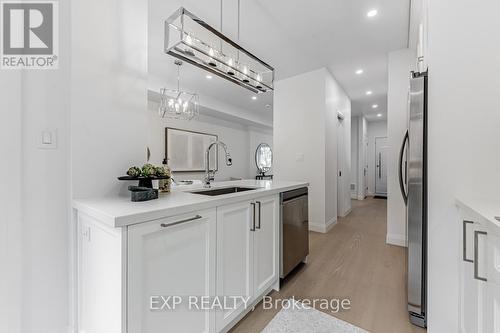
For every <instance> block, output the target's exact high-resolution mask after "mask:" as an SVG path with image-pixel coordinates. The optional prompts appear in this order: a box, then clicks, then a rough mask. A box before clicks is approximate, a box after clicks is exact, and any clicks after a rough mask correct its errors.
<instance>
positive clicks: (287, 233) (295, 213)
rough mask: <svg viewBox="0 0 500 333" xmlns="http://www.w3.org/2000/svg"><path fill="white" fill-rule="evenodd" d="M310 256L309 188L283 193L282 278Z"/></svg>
mask: <svg viewBox="0 0 500 333" xmlns="http://www.w3.org/2000/svg"><path fill="white" fill-rule="evenodd" d="M308 255H309V209H308V190H307V187H303V188H299V189H296V190H292V191H288V192H283V193H281V260H280V277H281V278H284V277H285V276H286V275H288V273H290V272H291V271H292V270H293V269H294V268H295V267H296V266H297V265H298V264H299V263H300V262H302V261H304V262H305V260H306V258H307V256H308Z"/></svg>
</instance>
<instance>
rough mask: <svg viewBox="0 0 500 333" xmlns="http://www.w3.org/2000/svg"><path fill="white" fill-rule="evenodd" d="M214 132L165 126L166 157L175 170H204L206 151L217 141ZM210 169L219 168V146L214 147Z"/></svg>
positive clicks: (171, 167)
mask: <svg viewBox="0 0 500 333" xmlns="http://www.w3.org/2000/svg"><path fill="white" fill-rule="evenodd" d="M217 139H218V137H217V135H214V134H208V133H202V132H195V131H189V130H183V129H178V128H171V127H166V128H165V157H166V158H167V160H168V165H169V167H170V169H171V170H172V171H174V172H204V171H205V151H206V150H207V148H208V146H209V145H210V143H212V142H214V141H217ZM212 149H213V150H214V152H211V154H210V170H216V171H217V170H218V167H219V163H218V155H219V154H218V153H219V150H218V147H214V148H212Z"/></svg>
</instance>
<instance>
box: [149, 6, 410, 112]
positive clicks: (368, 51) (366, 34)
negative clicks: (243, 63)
mask: <svg viewBox="0 0 500 333" xmlns="http://www.w3.org/2000/svg"><path fill="white" fill-rule="evenodd" d="M181 6H183V7H186V8H187V9H188V10H190V11H191V12H193V13H194V14H195V15H197V16H199V17H201V18H202V19H204V20H205V21H206V22H207V23H209V24H210V25H212V26H214V27H215V28H217V29H219V28H220V1H219V0H204V1H199V0H168V1H166V0H150V14H149V16H150V17H149V19H150V28H149V29H150V31H149V72H150V75H151V76H152V77H155V79H153V80H151V82H164V84H165V85H170V84H173V83H174V82H175V78H176V67H175V65H173V58H172V57H170V56H168V55H166V54H164V53H163V32H164V28H163V22H164V20H165V18H166V17H168V16H169V15H170V14H171V13H172V12H173V11H174V10H176V9H177V8H179V7H181ZM409 6H410V0H397V1H396V0H350V1H347V0H309V1H298V0H273V1H268V0H243V1H241V20H240V41H239V44H241V45H242V46H243V47H245V48H246V49H248V50H249V51H251V52H252V53H254V54H255V55H257V56H258V57H260V58H261V59H262V60H264V61H266V62H267V63H269V64H271V65H272V66H274V67H275V69H276V79H277V80H279V79H283V78H287V77H290V76H293V75H296V74H300V73H303V72H307V71H310V70H313V69H317V68H320V67H326V68H328V69H329V70H330V71H331V73H332V74H333V75H334V76H335V77H336V79H337V80H338V81H339V83H340V84H341V85H342V86H343V87H344V89H345V90H346V92H347V94H348V95H349V96H350V97H351V100H352V102H353V114H354V115H356V114H365V115H367V118H368V119H369V120H371V119H380V118H377V117H376V114H377V113H382V114H383V118H384V117H385V114H386V110H387V105H386V104H387V101H386V99H387V53H388V52H390V51H392V50H397V49H400V48H405V47H407V43H408V24H409V22H408V20H409ZM223 8H224V9H223V13H224V16H223V27H222V31H223V33H224V34H226V35H228V36H229V37H230V38H232V39H234V40H237V36H236V33H237V1H236V0H224V2H223ZM371 9H377V10H378V15H377V16H376V17H373V18H368V17H367V16H366V13H367V12H368V11H369V10H371ZM358 68H362V69H363V70H364V73H363V74H361V75H356V74H355V71H356V70H357V69H358ZM206 74H207V73H205V72H204V71H202V70H200V69H198V68H195V67H193V66H191V65H189V64H186V65H184V66H183V69H182V72H181V86H184V87H186V88H189V89H190V90H195V91H197V92H198V93H200V95H201V97H203V95H209V96H212V97H214V98H218V99H221V100H224V101H225V102H227V103H229V104H232V105H235V106H237V107H239V108H243V109H247V110H249V111H250V112H258V113H261V114H262V115H264V116H267V117H269V118H271V117H272V108H266V107H265V105H266V104H271V105H272V94H269V93H268V94H261V95H259V96H258V99H257V100H252V99H251V96H253V95H254V94H253V93H251V92H250V91H247V90H246V89H243V88H241V87H239V86H237V85H235V84H232V83H230V82H228V81H225V80H223V79H221V78H218V77H215V76H214V78H213V79H211V80H207V79H206V78H205V76H206ZM150 88H152V89H157V88H158V87H150ZM367 90H371V91H372V92H373V94H372V95H371V96H367V95H366V94H365V93H366V91H367ZM373 104H378V105H379V107H378V108H377V109H372V107H371V106H372V105H373Z"/></svg>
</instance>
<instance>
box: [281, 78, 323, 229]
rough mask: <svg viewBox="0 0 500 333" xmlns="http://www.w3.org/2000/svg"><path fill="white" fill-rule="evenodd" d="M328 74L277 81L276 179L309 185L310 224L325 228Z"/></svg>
mask: <svg viewBox="0 0 500 333" xmlns="http://www.w3.org/2000/svg"><path fill="white" fill-rule="evenodd" d="M324 77H325V70H324V69H320V70H316V71H313V72H308V73H305V74H301V75H298V76H294V77H291V78H288V79H285V80H281V81H276V82H275V86H274V116H273V118H274V121H273V123H274V126H273V142H274V160H275V163H274V175H275V177H276V179H277V180H297V181H307V182H309V184H310V187H309V211H310V216H309V223H310V224H311V225H318V226H323V227H324V226H325V225H326V220H325V178H324V177H325V176H324V175H325V149H324V147H325V132H324V123H325V122H324V118H325V80H324Z"/></svg>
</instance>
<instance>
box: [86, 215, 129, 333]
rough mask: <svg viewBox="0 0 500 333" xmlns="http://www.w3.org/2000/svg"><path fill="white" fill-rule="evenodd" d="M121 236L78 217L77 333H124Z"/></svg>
mask: <svg viewBox="0 0 500 333" xmlns="http://www.w3.org/2000/svg"><path fill="white" fill-rule="evenodd" d="M121 250H122V233H121V230H120V229H116V228H109V227H106V226H104V225H102V224H100V223H99V222H97V221H95V220H94V219H93V218H91V217H89V216H87V215H85V214H81V213H79V214H78V332H93V333H121V332H123V331H125V330H124V327H123V326H122V325H123V323H124V320H123V316H122V311H123V310H124V308H125V307H124V306H122V294H123V290H122V286H123V279H122V263H123V261H122V251H121Z"/></svg>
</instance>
